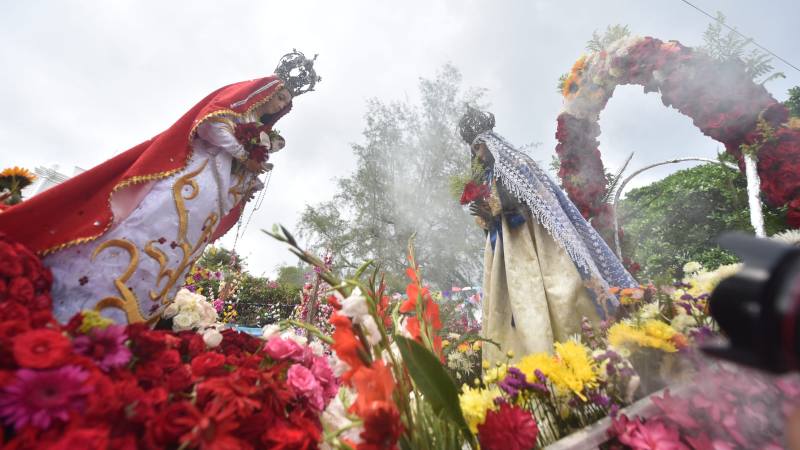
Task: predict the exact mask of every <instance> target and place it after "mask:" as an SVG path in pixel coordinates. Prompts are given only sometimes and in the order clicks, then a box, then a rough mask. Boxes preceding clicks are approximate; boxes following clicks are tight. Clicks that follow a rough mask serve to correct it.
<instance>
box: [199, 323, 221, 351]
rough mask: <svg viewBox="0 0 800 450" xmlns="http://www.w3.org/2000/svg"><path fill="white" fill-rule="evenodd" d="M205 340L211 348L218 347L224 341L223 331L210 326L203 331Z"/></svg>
mask: <svg viewBox="0 0 800 450" xmlns="http://www.w3.org/2000/svg"><path fill="white" fill-rule="evenodd" d="M203 342H205V343H206V345H207V346H208V347H209V348H214V347H217V346H218V345H219V344H220V342H222V333H220V332H219V331H217V329H216V328H209V329H207V330H206V331H204V332H203Z"/></svg>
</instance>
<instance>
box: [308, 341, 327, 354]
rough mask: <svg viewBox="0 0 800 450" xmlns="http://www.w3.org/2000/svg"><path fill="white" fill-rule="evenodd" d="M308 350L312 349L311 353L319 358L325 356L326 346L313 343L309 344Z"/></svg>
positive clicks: (317, 342) (316, 342)
mask: <svg viewBox="0 0 800 450" xmlns="http://www.w3.org/2000/svg"><path fill="white" fill-rule="evenodd" d="M308 348H310V349H311V351H312V352H314V354H315V355H317V356H322V355H324V354H325V346H324V345H322V342H320V341H313V342H311V343H310V344H308Z"/></svg>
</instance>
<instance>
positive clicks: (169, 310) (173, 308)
mask: <svg viewBox="0 0 800 450" xmlns="http://www.w3.org/2000/svg"><path fill="white" fill-rule="evenodd" d="M179 310H180V308H178V305H177V304H175V303H170V304H169V306H167V307H166V309H164V312H163V313H161V315H162V316H164V318H165V319H171V318H173V317H175V316H176V315H177V314H178V311H179Z"/></svg>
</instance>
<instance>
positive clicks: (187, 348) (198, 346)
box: [179, 331, 206, 359]
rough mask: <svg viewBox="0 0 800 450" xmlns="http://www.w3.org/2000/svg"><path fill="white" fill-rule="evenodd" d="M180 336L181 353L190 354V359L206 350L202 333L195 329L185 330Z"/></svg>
mask: <svg viewBox="0 0 800 450" xmlns="http://www.w3.org/2000/svg"><path fill="white" fill-rule="evenodd" d="M179 336H180V338H181V353H182V354H184V355H186V356H188V357H189V359H192V358H194V357H195V356H197V355H199V354H200V353H203V352H204V351H205V349H206V344H205V342H203V337H202V336H201V335H200V334H198V333H195V332H194V331H183V332H181V333H180V334H179Z"/></svg>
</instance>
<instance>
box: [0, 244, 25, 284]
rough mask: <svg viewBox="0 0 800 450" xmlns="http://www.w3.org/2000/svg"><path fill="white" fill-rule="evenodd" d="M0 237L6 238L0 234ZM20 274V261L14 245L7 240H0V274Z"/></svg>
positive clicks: (11, 275)
mask: <svg viewBox="0 0 800 450" xmlns="http://www.w3.org/2000/svg"><path fill="white" fill-rule="evenodd" d="M0 239H3V240H7V238H6V237H5V235H2V234H0ZM20 275H22V263H21V262H20V258H19V256H18V255H17V252H16V250H14V247H13V246H12V245H11V244H9V243H8V242H2V241H0V276H3V277H18V276H20Z"/></svg>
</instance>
